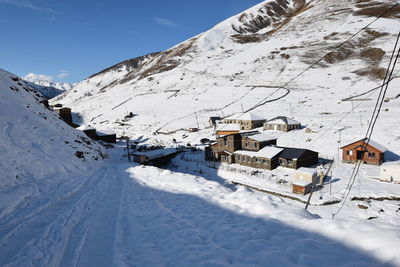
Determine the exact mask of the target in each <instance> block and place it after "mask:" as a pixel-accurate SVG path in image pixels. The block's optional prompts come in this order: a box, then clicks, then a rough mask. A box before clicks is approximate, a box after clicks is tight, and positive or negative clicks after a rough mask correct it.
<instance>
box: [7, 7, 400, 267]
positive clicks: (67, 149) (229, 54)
mask: <svg viewBox="0 0 400 267" xmlns="http://www.w3.org/2000/svg"><path fill="white" fill-rule="evenodd" d="M269 2H271V1H266V2H264V3H262V4H260V5H257V6H256V7H254V8H251V9H249V10H248V11H246V14H245V15H244V16H242V15H241V14H239V15H238V16H235V17H233V18H230V19H228V20H227V21H225V22H222V23H221V24H219V25H217V26H216V27H214V28H213V29H211V30H210V31H207V32H206V33H203V34H200V35H198V36H196V37H194V38H192V39H191V40H188V41H186V42H184V43H182V44H180V45H178V46H176V47H173V48H171V49H170V50H169V51H167V52H161V53H158V54H152V55H148V56H145V57H142V58H140V59H135V60H133V61H132V62H133V63H132V62H131V63H130V65H124V64H121V65H117V66H116V67H114V68H110V69H107V70H106V71H104V72H100V73H98V74H96V75H93V76H91V77H89V78H88V79H86V80H84V81H82V82H81V83H79V84H78V85H77V86H76V87H75V88H74V89H73V90H70V91H69V92H67V93H65V94H63V95H62V96H60V97H57V98H56V99H54V100H53V102H54V103H55V102H61V103H63V104H65V105H66V106H68V107H71V108H72V109H73V112H76V113H79V114H78V115H79V117H80V119H81V122H82V123H83V124H84V125H92V126H94V127H95V128H96V129H97V130H100V131H101V130H107V129H113V130H116V131H117V133H118V135H124V136H129V137H131V140H132V141H138V142H140V143H154V144H172V142H173V139H176V142H174V143H178V144H183V145H186V143H191V144H195V143H198V142H199V140H200V139H201V138H205V137H207V138H214V136H213V129H212V128H211V127H209V125H208V118H209V117H210V116H222V117H225V116H228V115H230V114H237V113H240V112H241V111H243V110H248V109H251V108H252V107H255V106H257V104H258V103H265V104H264V105H260V106H259V107H257V108H255V109H254V110H252V112H254V113H255V114H258V115H260V116H263V117H265V118H266V119H271V118H273V117H275V116H278V115H287V116H289V117H291V118H294V119H296V120H298V121H300V122H301V123H302V125H304V126H306V127H308V128H310V129H311V132H308V131H307V132H306V131H304V129H301V130H295V131H292V132H289V133H282V132H273V134H274V135H276V136H277V137H278V145H281V146H295V147H303V148H308V149H312V150H315V151H318V152H319V153H320V156H321V157H323V158H327V159H332V158H333V159H334V160H335V161H334V169H333V174H332V177H331V180H330V181H332V184H331V185H332V191H330V187H329V186H326V187H325V188H324V189H322V190H320V191H318V192H316V193H315V194H314V196H313V199H312V201H313V202H312V203H314V204H315V203H317V204H318V201H320V197H321V196H322V198H323V199H327V198H328V199H329V198H331V195H333V197H334V198H337V197H338V196H339V197H340V196H341V195H342V194H343V190H344V189H345V187H346V185H347V182H348V180H347V179H348V177H349V174H350V173H351V170H352V166H351V165H349V164H342V163H340V150H339V147H340V146H342V145H345V144H347V143H350V142H353V141H354V140H358V139H359V138H360V137H363V135H364V133H365V131H366V129H367V128H368V126H369V123H370V122H369V120H370V116H371V114H372V111H373V107H374V104H375V101H374V100H375V99H376V98H377V95H378V92H379V91H378V90H371V89H374V88H378V86H379V85H380V84H381V83H382V80H381V79H380V78H379V74H380V71H379V70H378V68H385V67H386V65H387V63H388V59H389V57H390V52H391V49H392V47H393V43H394V36H395V34H396V31H397V29H398V28H399V27H398V26H399V21H398V19H396V16H394V17H393V16H387V17H385V18H382V19H379V20H378V21H376V22H375V23H374V24H373V25H370V27H369V28H368V29H366V30H365V31H363V32H361V33H360V34H359V35H357V38H354V39H352V42H350V43H348V45H347V46H346V48H344V50H341V51H339V52H337V53H335V54H334V55H330V56H329V57H327V58H324V60H323V61H322V62H320V64H317V65H314V67H313V68H311V69H309V70H308V71H307V72H305V73H304V74H303V75H301V76H299V77H298V78H296V79H295V80H293V81H292V82H290V83H289V84H287V86H286V87H285V88H279V87H280V86H281V85H284V84H285V83H287V82H288V81H290V79H292V78H294V77H296V75H297V74H299V73H300V72H302V71H303V70H305V69H306V68H308V67H309V66H310V64H312V63H313V62H315V60H317V59H318V58H320V57H322V56H324V55H325V54H326V53H327V52H328V51H329V50H331V49H332V48H333V47H335V46H337V45H338V44H340V43H341V42H342V41H344V40H346V39H347V38H349V37H350V36H351V35H352V34H354V33H356V32H357V31H358V30H360V29H361V28H362V27H364V26H365V25H366V24H368V23H369V22H371V21H372V20H374V19H375V16H373V15H371V16H368V15H360V14H358V13H357V12H359V11H360V10H361V9H362V8H361V7H360V6H362V3H364V1H353V2H351V3H350V2H349V1H347V0H339V1H328V0H315V1H305V2H304V3H306V4H309V5H306V6H304V9H303V10H302V11H301V12H300V13H298V14H296V16H294V17H291V18H290V19H289V20H287V21H286V20H285V21H286V22H285V23H284V24H283V25H279V27H275V26H276V25H275V26H274V25H272V26H271V25H268V27H265V28H264V29H260V32H259V33H260V36H261V35H262V36H261V37H262V39H263V41H259V42H246V43H240V42H237V40H236V41H235V38H236V37H234V36H233V35H234V34H235V30H234V29H233V28H232V25H235V27H240V26H241V24H243V23H245V22H247V21H248V20H251V18H254V17H256V16H257V15H259V14H264V15H265V14H267V13H268V12H261V11H263V10H264V8H266V6H267V7H268V3H269ZM279 2H280V3H281V4H282V3H284V2H286V1H279ZM302 2H303V1H291V0H290V1H287V3H289V6H290V7H293V5H295V4H296V3H302ZM386 2H387V3H386ZM386 2H385V4H386V5H390V4H393V3H394V2H395V1H393V0H390V1H386ZM360 3H361V4H360ZM375 4H376V3H375ZM375 4H374V5H375ZM289 13H290V12H289ZM264 15H263V16H264ZM395 15H396V14H395ZM265 16H266V17H267V18H268V17H269V15H268V16H267V15H265ZM239 22H242V23H239ZM267 30H268V31H269V30H275V32H273V33H271V34H270V35H268V34H267V35H266V33H267V32H266V31H267ZM240 35H241V37H240V38H250V37H252V36H251V35H252V34H248V33H246V34H240ZM260 36H258V37H257V38H261V37H260ZM253 37H254V36H253ZM370 48H374V49H376V50H373V51H372V52H373V53H372V52H371V51H370V50H368V49H370ZM375 52H376V54H375ZM382 52H383V54H380V53H382ZM376 55H378V57H375V56H376ZM379 55H381V56H382V57H381V58H380V57H379ZM371 56H373V57H371ZM171 66H172V67H171ZM166 69H167V70H168V71H166ZM160 70H163V71H160ZM381 70H382V69H381ZM374 75H378V76H374ZM13 78H14V79H13ZM399 84H400V79H399V76H398V72H397V70H396V71H395V77H394V79H393V81H392V82H391V84H390V86H389V90H388V95H387V98H388V99H387V101H386V102H385V103H384V105H383V108H382V113H381V116H380V119H379V120H378V122H377V124H376V126H375V132H374V135H373V136H372V139H373V140H374V141H376V142H378V143H380V144H382V145H384V146H386V147H388V148H389V150H390V151H389V152H390V154H388V155H389V156H390V157H389V158H390V159H396V158H398V154H400V135H399V133H398V127H396V126H397V125H398V122H399V119H398V118H399V116H400V109H399V101H400V97H399V92H398V90H397V88H398V86H399ZM0 86H1V87H0V92H1V94H0V129H2V130H1V131H0V140H1V141H0V152H1V154H2V155H6V156H5V157H3V158H2V161H0V170H1V172H0V265H1V266H18V267H19V266H113V265H115V266H187V265H196V266H228V265H235V266H236V265H238V266H241V265H248V266H249V265H251V266H254V265H257V266H287V265H296V266H382V265H386V266H400V255H399V253H398V251H399V244H400V230H399V229H400V220H399V217H400V201H376V200H371V201H363V202H360V201H351V199H350V198H351V197H352V196H365V197H382V196H383V197H385V196H393V195H394V196H397V197H398V196H399V187H400V185H396V184H391V183H382V182H379V181H377V180H372V179H370V178H368V177H369V176H375V175H376V174H377V173H378V170H379V169H378V167H376V166H362V167H361V171H360V175H359V176H358V178H357V180H356V183H355V185H354V186H353V191H352V194H351V195H350V198H349V199H348V201H347V202H345V205H344V207H343V209H342V210H341V212H340V213H339V214H338V215H336V216H335V218H334V219H332V213H335V212H336V211H337V210H338V209H339V205H330V206H315V205H311V206H310V207H309V210H308V211H304V204H303V203H301V202H299V201H295V200H291V199H287V198H284V197H278V196H274V195H269V194H265V193H262V192H256V191H252V190H249V189H247V188H245V187H243V186H235V185H232V184H230V181H236V182H240V181H245V182H246V183H252V184H253V185H254V186H255V187H265V189H268V190H271V188H272V189H273V190H277V191H280V192H282V188H281V189H280V188H279V187H277V186H276V184H273V183H267V182H265V181H262V180H260V179H258V178H255V177H252V176H249V175H244V174H243V173H242V174H238V173H235V172H229V171H226V170H215V169H211V168H206V167H204V166H201V165H196V162H186V161H185V160H180V158H179V157H180V156H178V157H177V158H176V159H175V160H173V161H172V163H171V165H169V166H166V167H165V168H164V169H160V168H156V167H145V166H139V165H137V164H133V163H127V162H126V161H127V160H126V157H122V155H123V153H125V152H124V151H123V147H124V144H123V143H120V144H118V145H117V146H116V147H115V148H113V149H108V151H107V153H108V154H110V155H111V158H110V159H106V160H104V161H101V160H98V161H96V160H95V159H99V157H100V156H101V155H102V154H100V152H102V153H104V148H101V147H100V146H99V145H98V144H97V143H93V142H92V141H90V142H91V143H90V144H88V143H87V139H86V137H85V136H84V135H83V134H82V133H80V132H79V131H77V130H75V129H72V128H71V127H69V126H66V124H65V123H64V122H62V121H60V120H59V119H58V118H57V116H56V115H55V114H54V113H53V112H51V111H50V110H47V109H45V108H44V107H43V105H41V104H40V103H39V102H38V101H39V98H38V97H37V98H38V99H35V97H34V96H33V95H34V94H35V92H33V91H31V90H30V89H29V90H28V89H24V87H26V86H27V84H26V83H24V82H23V81H21V80H20V79H16V78H15V77H14V75H12V74H10V73H7V72H5V71H0ZM28 87H29V86H28ZM277 89H279V90H277ZM364 93H365V94H364ZM361 94H362V95H361ZM357 95H360V96H359V97H356V98H353V100H355V101H346V100H345V99H346V98H349V97H352V96H357ZM267 101H271V102H267ZM131 112H132V115H131V114H130V113H131ZM127 115H129V116H127ZM191 127H199V128H200V131H199V132H195V133H190V132H188V129H189V128H191ZM260 130H262V129H260ZM78 151H82V152H84V155H85V159H82V158H79V157H77V156H75V153H76V152H78ZM199 155H200V156H199V157H200V158H202V154H199ZM234 167H238V166H234ZM265 174H266V175H271V174H275V175H283V176H285V174H290V171H289V170H280V169H279V170H276V171H273V172H265ZM261 189H263V188H261ZM285 190H286V191H287V188H286V189H283V191H285ZM331 192H332V194H331ZM289 193H290V192H289ZM359 204H360V206H359ZM366 208H367V209H366Z"/></svg>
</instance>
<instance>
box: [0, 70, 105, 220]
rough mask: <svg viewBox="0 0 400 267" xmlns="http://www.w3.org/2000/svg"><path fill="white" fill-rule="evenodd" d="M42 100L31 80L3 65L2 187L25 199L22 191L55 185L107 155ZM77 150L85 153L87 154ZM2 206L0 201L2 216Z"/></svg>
mask: <svg viewBox="0 0 400 267" xmlns="http://www.w3.org/2000/svg"><path fill="white" fill-rule="evenodd" d="M44 99H45V98H43V96H41V95H40V93H38V92H37V91H35V90H34V89H33V88H31V87H30V86H29V84H28V83H27V82H25V81H24V80H22V79H21V78H19V77H17V76H15V75H14V74H12V73H9V72H7V71H4V70H1V69H0V128H1V129H2V130H1V131H0V140H1V141H0V151H1V153H2V155H4V157H2V160H1V161H0V170H1V175H0V188H7V190H9V193H10V194H11V195H12V196H14V195H18V194H21V197H26V196H25V195H26V194H25V193H23V192H22V191H24V192H25V191H29V192H31V193H32V194H36V193H38V192H36V193H35V192H34V191H32V190H31V189H32V187H34V185H35V184H36V183H40V182H43V183H52V182H51V181H52V180H54V181H55V180H58V179H61V177H64V176H65V174H73V173H76V172H77V171H79V170H84V169H86V168H87V166H88V163H90V162H94V161H95V160H100V159H101V157H102V155H103V154H102V153H104V151H103V148H102V147H101V146H99V145H98V144H96V143H94V142H93V141H91V140H89V139H88V138H87V137H86V135H85V134H83V133H82V132H80V131H78V130H76V129H73V128H72V127H70V126H68V125H67V124H66V123H65V122H64V121H62V120H61V119H59V118H58V115H57V114H56V113H55V112H53V111H51V110H49V109H48V108H46V107H45V105H44V104H43V100H44ZM77 152H83V157H82V156H81V155H80V154H81V153H77ZM78 156H79V157H78ZM44 181H46V182H44ZM58 181H59V180H58ZM21 184H25V185H26V186H21ZM21 190H22V191H21ZM11 195H10V196H11ZM8 204H9V205H11V204H10V203H8ZM4 209H6V208H5V207H3V206H2V204H0V214H1V213H3V212H5V210H4Z"/></svg>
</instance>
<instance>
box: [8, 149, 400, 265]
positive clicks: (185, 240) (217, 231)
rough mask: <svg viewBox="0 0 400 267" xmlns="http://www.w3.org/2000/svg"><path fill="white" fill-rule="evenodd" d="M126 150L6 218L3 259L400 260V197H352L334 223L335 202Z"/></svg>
mask: <svg viewBox="0 0 400 267" xmlns="http://www.w3.org/2000/svg"><path fill="white" fill-rule="evenodd" d="M123 147H124V144H120V145H119V146H117V147H116V148H114V149H113V150H111V151H110V154H113V157H112V158H111V159H109V160H108V161H106V162H103V163H102V164H99V165H98V166H97V167H96V168H93V169H92V170H91V171H88V172H85V173H71V174H70V175H64V177H65V178H62V176H60V177H57V179H56V180H55V182H54V184H53V185H51V186H48V185H43V184H42V185H38V190H40V191H41V192H42V193H41V194H40V195H36V196H34V197H30V198H28V199H25V200H24V202H23V203H22V204H21V205H20V206H18V207H16V208H15V209H13V210H12V211H11V212H10V213H8V214H7V216H1V217H0V218H1V220H0V247H1V249H0V265H2V266H112V265H114V266H187V265H196V266H210V265H211V266H231V265H235V266H241V265H246V266H254V265H257V266H265V265H268V266H288V265H296V266H382V265H386V266H393V265H400V257H399V255H398V244H399V242H400V233H399V223H398V222H399V220H398V218H399V212H398V210H399V208H400V206H399V205H400V202H399V201H397V202H394V201H391V202H389V201H385V202H378V201H376V202H375V201H373V202H371V203H369V205H370V206H371V207H370V209H368V210H361V209H359V208H358V207H357V206H356V203H354V202H348V203H347V204H346V206H345V209H344V211H343V213H341V214H340V216H338V217H337V218H335V219H334V220H332V218H331V213H330V212H331V207H329V206H326V207H313V206H311V207H310V208H309V212H308V211H304V205H303V204H301V203H298V202H296V201H292V200H288V199H285V198H279V197H275V196H271V195H268V194H264V193H259V192H253V191H250V190H248V189H246V188H244V187H241V186H234V185H232V184H229V183H228V182H227V180H225V179H223V178H221V177H220V176H219V175H218V174H215V173H214V174H213V173H210V174H207V173H201V172H198V169H196V168H193V166H192V165H186V171H185V172H184V171H179V172H177V171H174V167H173V164H172V165H170V166H167V168H165V169H159V168H156V167H151V166H139V165H137V164H134V163H128V162H127V160H126V157H121V155H122V154H123V153H124V151H123ZM44 187H45V188H46V190H42V189H44ZM0 197H1V198H2V199H1V200H2V201H4V194H0ZM380 209H382V210H383V211H381V213H380V216H379V218H376V219H373V220H367V218H366V216H367V214H368V213H370V212H372V211H371V210H374V211H375V210H380Z"/></svg>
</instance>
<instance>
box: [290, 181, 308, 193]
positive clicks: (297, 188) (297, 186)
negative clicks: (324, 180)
mask: <svg viewBox="0 0 400 267" xmlns="http://www.w3.org/2000/svg"><path fill="white" fill-rule="evenodd" d="M311 190H312V183H310V182H307V181H295V182H293V183H292V192H293V193H295V194H300V195H307V194H309V193H311Z"/></svg>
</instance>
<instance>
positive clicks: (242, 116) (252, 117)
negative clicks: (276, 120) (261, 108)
mask: <svg viewBox="0 0 400 267" xmlns="http://www.w3.org/2000/svg"><path fill="white" fill-rule="evenodd" d="M225 119H226V120H243V121H262V120H265V119H264V118H263V117H261V116H259V115H257V114H254V113H239V114H235V115H232V116H229V117H227V118H225Z"/></svg>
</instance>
